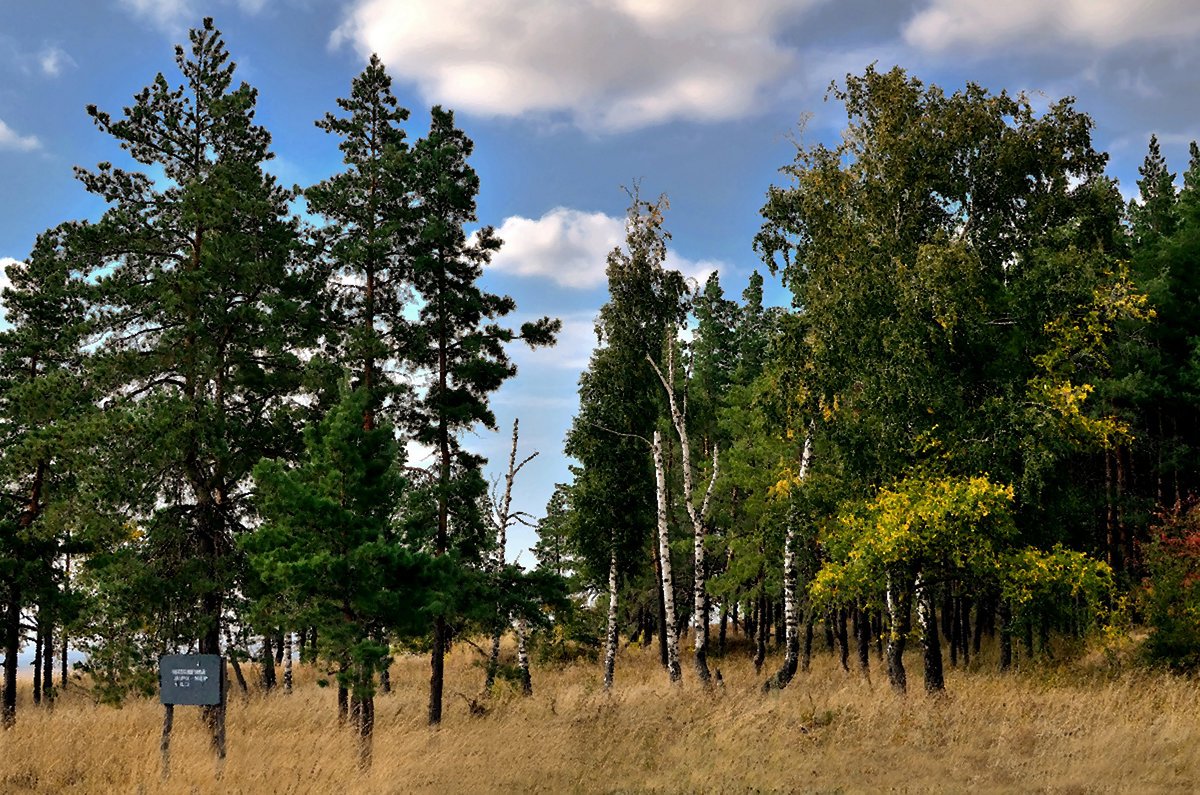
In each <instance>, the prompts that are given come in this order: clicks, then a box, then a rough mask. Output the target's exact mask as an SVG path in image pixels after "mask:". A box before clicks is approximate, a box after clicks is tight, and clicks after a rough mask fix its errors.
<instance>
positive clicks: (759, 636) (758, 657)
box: [754, 596, 771, 674]
mask: <svg viewBox="0 0 1200 795" xmlns="http://www.w3.org/2000/svg"><path fill="white" fill-rule="evenodd" d="M769 604H770V603H769V602H768V601H767V597H765V596H759V597H758V620H757V621H755V622H754V623H755V633H754V673H756V674H757V673H761V672H762V664H763V660H765V659H767V631H768V630H767V627H769V626H770V625H771V623H770V621H768V620H767V615H766V613H767V609H768V607H767V606H768V605H769Z"/></svg>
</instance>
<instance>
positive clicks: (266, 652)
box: [259, 633, 275, 693]
mask: <svg viewBox="0 0 1200 795" xmlns="http://www.w3.org/2000/svg"><path fill="white" fill-rule="evenodd" d="M259 663H260V664H261V665H262V687H263V690H264V691H266V692H268V693H270V692H271V691H272V690H273V689H275V650H274V649H273V648H272V647H271V635H270V634H269V633H268V634H266V635H263V641H262V650H261V651H260V652H259Z"/></svg>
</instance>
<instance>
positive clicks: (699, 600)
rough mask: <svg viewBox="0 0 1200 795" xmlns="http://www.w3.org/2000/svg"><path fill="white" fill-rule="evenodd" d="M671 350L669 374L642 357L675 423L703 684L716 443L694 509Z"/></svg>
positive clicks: (697, 659)
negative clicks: (689, 526)
mask: <svg viewBox="0 0 1200 795" xmlns="http://www.w3.org/2000/svg"><path fill="white" fill-rule="evenodd" d="M674 350H675V349H674V347H669V349H668V354H667V363H668V364H667V374H668V376H669V378H667V377H664V376H663V374H662V371H661V370H659V369H658V365H657V364H655V362H654V359H653V358H651V357H650V356H649V355H647V356H646V360H647V361H649V362H650V365H651V367H653V368H654V372H655V373H657V374H658V377H659V380H661V381H662V385H663V388H664V389H665V390H666V391H667V403H668V405H669V406H670V409H671V423H672V424H673V425H674V426H675V433H676V434H677V435H678V436H679V446H680V448H681V453H682V454H681V456H680V458H681V464H680V467H681V469H682V470H683V504H684V506H685V507H686V508H687V513H688V518H689V519H691V522H692V552H693V557H694V569H693V572H694V573H693V580H692V604H693V607H692V625H693V632H694V634H695V646H696V653H695V664H696V676H697V677H698V678H699V679H700V682H701V684H702V685H704V687H706V688H707V687H708V686H709V683H710V674H709V670H708V595H707V592H706V590H705V570H704V537H705V532H706V528H705V524H704V518H705V515H706V514H707V513H708V504H709V499H710V498H711V497H712V492H713V486H714V485H716V482H717V467H718V457H717V455H718V453H717V446H716V445H713V458H712V478H711V479H710V480H709V483H708V491H707V493H705V495H704V503H703V505H701V507H700V508H699V509H697V508H696V505H695V503H694V501H693V496H692V494H693V492H692V454H691V446H690V443H689V440H688V431H687V398H686V395H685V396H684V400H683V403H682V406H680V404H678V403H677V402H676V400H675V385H674V377H675V366H674V364H675V356H674Z"/></svg>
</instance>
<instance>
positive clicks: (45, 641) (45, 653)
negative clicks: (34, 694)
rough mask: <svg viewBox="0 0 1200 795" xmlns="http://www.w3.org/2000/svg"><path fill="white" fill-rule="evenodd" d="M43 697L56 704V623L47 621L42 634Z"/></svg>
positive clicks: (48, 702) (50, 703) (47, 702)
mask: <svg viewBox="0 0 1200 795" xmlns="http://www.w3.org/2000/svg"><path fill="white" fill-rule="evenodd" d="M42 697H43V698H44V699H45V700H46V704H47V705H52V704H53V703H54V622H53V621H49V620H48V621H47V623H46V629H45V630H44V631H43V633H42Z"/></svg>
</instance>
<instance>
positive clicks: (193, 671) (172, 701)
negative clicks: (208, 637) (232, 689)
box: [158, 654, 225, 779]
mask: <svg viewBox="0 0 1200 795" xmlns="http://www.w3.org/2000/svg"><path fill="white" fill-rule="evenodd" d="M158 693H159V701H161V702H162V704H163V710H164V711H163V728H162V742H161V744H160V746H159V747H160V750H161V751H162V777H163V778H164V779H165V778H167V777H168V776H169V775H170V774H171V727H172V725H173V724H174V722H175V705H176V704H181V705H185V706H217V705H220V706H224V704H225V658H224V657H222V656H220V655H219V654H164V655H163V656H162V657H159V658H158ZM222 728H224V727H222ZM222 734H224V732H222ZM224 745H225V743H224V737H222V738H221V743H220V747H219V748H218V749H217V753H218V756H224V755H225V748H224Z"/></svg>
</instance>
